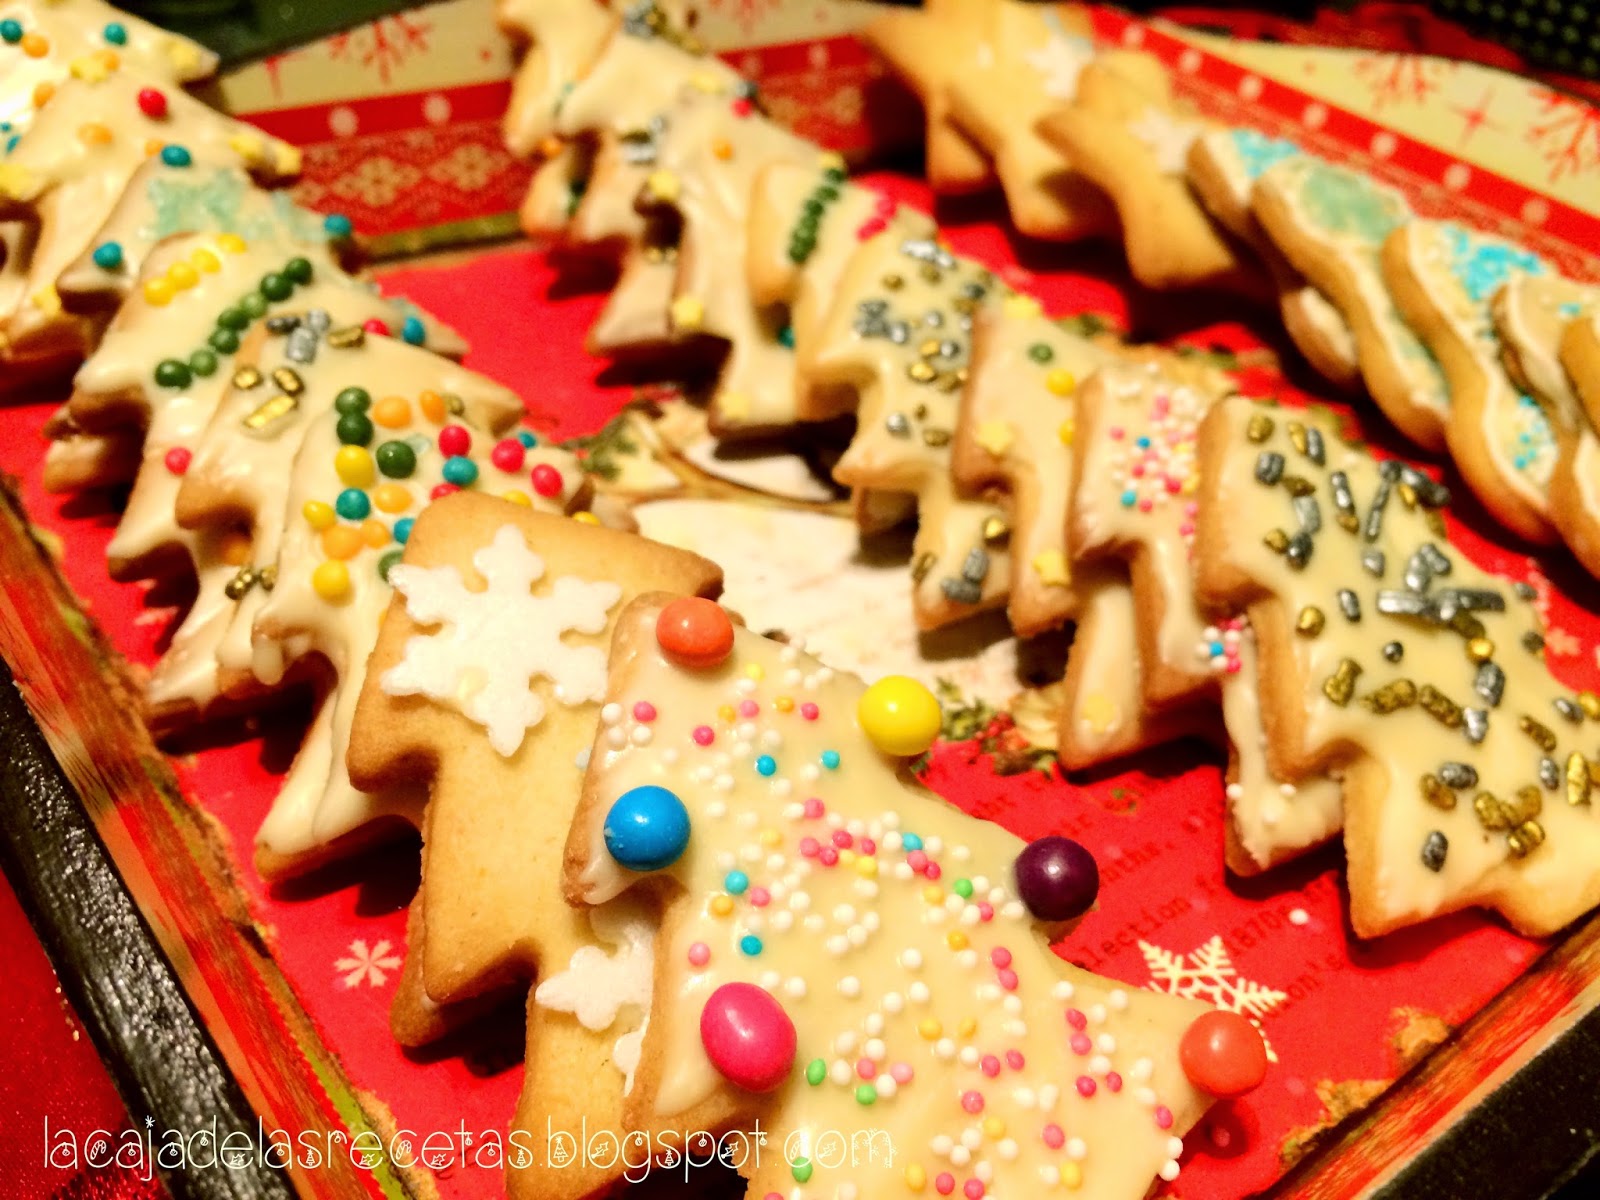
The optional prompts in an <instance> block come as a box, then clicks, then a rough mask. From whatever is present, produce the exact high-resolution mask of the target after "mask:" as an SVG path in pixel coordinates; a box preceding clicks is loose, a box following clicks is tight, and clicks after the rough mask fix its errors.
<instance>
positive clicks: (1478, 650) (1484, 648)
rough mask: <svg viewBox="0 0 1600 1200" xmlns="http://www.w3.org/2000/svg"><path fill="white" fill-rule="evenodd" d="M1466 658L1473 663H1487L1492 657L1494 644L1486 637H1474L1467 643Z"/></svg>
mask: <svg viewBox="0 0 1600 1200" xmlns="http://www.w3.org/2000/svg"><path fill="white" fill-rule="evenodd" d="M1467 657H1468V658H1470V659H1471V660H1472V661H1473V662H1475V663H1482V662H1488V661H1489V660H1490V659H1491V658H1493V657H1494V643H1493V642H1491V641H1490V640H1489V639H1488V638H1486V637H1475V638H1473V639H1472V640H1471V641H1469V642H1468V643H1467Z"/></svg>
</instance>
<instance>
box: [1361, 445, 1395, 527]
mask: <svg viewBox="0 0 1600 1200" xmlns="http://www.w3.org/2000/svg"><path fill="white" fill-rule="evenodd" d="M1383 465H1384V466H1386V467H1387V466H1389V465H1390V464H1389V463H1384V464H1383ZM1393 486H1394V484H1393V483H1391V482H1390V480H1389V477H1388V475H1386V474H1385V475H1383V476H1382V477H1381V478H1379V480H1378V490H1377V491H1375V492H1373V493H1372V507H1371V508H1369V509H1368V510H1367V519H1366V521H1365V522H1363V523H1362V526H1361V536H1362V537H1364V538H1366V539H1367V541H1369V542H1375V541H1377V540H1378V535H1379V534H1380V533H1382V532H1383V510H1384V507H1385V506H1386V505H1387V504H1388V503H1389V491H1390V489H1391V488H1392V487H1393Z"/></svg>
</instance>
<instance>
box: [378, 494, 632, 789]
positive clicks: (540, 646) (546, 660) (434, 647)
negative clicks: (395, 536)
mask: <svg viewBox="0 0 1600 1200" xmlns="http://www.w3.org/2000/svg"><path fill="white" fill-rule="evenodd" d="M472 565H473V566H474V567H476V568H477V569H478V571H479V573H480V574H482V576H483V577H484V579H485V580H487V581H488V587H487V588H486V589H485V590H483V591H481V592H474V591H470V590H469V589H468V588H467V586H466V583H465V582H464V581H463V580H462V578H461V572H460V571H458V570H456V568H455V567H453V566H445V567H417V566H407V565H406V564H404V563H402V564H401V565H400V566H397V567H395V568H394V570H392V571H391V572H389V582H390V583H392V584H393V585H394V586H395V589H396V590H397V591H399V592H400V593H401V595H403V596H404V597H405V598H406V611H407V612H408V613H410V614H411V617H412V619H413V620H415V621H416V622H418V623H419V624H422V625H440V626H442V627H443V628H442V629H440V630H439V632H437V633H424V634H418V635H417V636H415V637H413V638H411V639H410V640H409V641H408V642H407V643H406V647H405V652H404V654H403V655H402V657H401V660H400V662H399V663H398V664H397V665H396V666H394V667H393V668H391V669H390V670H389V671H387V672H385V674H384V676H383V680H382V684H383V690H384V691H386V692H388V693H389V694H390V695H394V696H414V695H423V696H427V697H429V698H430V699H433V700H438V701H440V702H442V703H446V704H454V705H456V706H458V707H459V708H460V709H461V711H462V712H463V713H465V714H466V715H467V716H468V717H470V718H471V719H472V720H474V721H476V722H477V723H478V724H479V725H482V726H483V727H484V728H485V729H487V730H488V731H489V744H490V745H491V746H493V747H494V748H495V750H496V751H498V752H499V753H500V754H502V755H505V756H506V757H508V758H509V757H510V756H511V755H513V754H515V753H516V752H517V747H519V746H521V745H522V739H523V737H524V736H525V735H526V734H527V732H528V730H529V729H531V728H532V727H533V726H535V725H537V724H538V723H539V722H540V721H541V720H543V719H544V713H545V705H544V700H543V698H542V697H541V696H540V695H539V694H538V693H537V692H536V691H534V690H533V688H532V687H531V686H530V685H531V683H532V681H533V679H534V678H535V677H538V676H543V677H544V678H546V679H548V680H549V681H550V683H551V685H552V686H551V692H552V694H553V695H554V696H555V698H556V699H557V700H558V701H560V702H561V703H562V704H587V703H589V702H590V701H592V700H598V699H599V698H600V696H601V694H602V693H603V692H604V691H605V684H606V656H605V651H604V650H602V649H601V648H600V647H598V646H572V645H568V644H567V643H566V642H564V641H563V640H562V637H563V635H564V634H566V633H567V632H568V631H573V632H577V633H599V632H601V631H602V630H603V629H605V627H606V612H607V611H608V610H609V609H610V608H611V607H612V605H614V604H616V602H617V601H618V600H620V599H621V598H622V589H621V588H620V587H618V586H617V585H616V584H614V583H608V582H604V581H600V582H591V581H589V580H585V579H575V578H572V577H570V576H563V577H561V578H558V579H555V580H552V581H551V583H550V587H549V589H548V591H547V592H546V593H545V594H544V595H541V596H536V595H534V594H533V592H532V590H531V589H532V587H533V585H534V584H535V583H536V582H537V581H538V580H540V579H542V578H543V577H544V560H543V559H542V558H540V557H539V556H538V555H537V554H535V553H534V552H533V551H532V550H530V549H529V548H528V544H527V542H526V541H524V540H523V537H522V534H521V533H520V532H519V531H518V530H517V528H516V526H514V525H502V526H501V527H500V530H499V532H498V533H496V534H495V535H494V540H493V541H492V542H490V543H489V545H487V546H485V547H483V548H482V549H480V550H479V551H478V552H477V553H476V554H474V555H473V556H472Z"/></svg>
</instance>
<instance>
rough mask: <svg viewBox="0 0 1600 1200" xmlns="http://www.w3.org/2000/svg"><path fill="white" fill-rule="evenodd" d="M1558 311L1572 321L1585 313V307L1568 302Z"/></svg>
mask: <svg viewBox="0 0 1600 1200" xmlns="http://www.w3.org/2000/svg"><path fill="white" fill-rule="evenodd" d="M1556 311H1557V312H1559V313H1560V314H1561V315H1562V316H1563V317H1566V318H1567V320H1569V321H1572V320H1576V319H1577V317H1578V314H1579V313H1581V312H1583V305H1581V304H1579V303H1577V302H1576V301H1573V300H1568V301H1567V302H1566V303H1565V304H1563V305H1561V307H1560V308H1558V309H1557V310H1556Z"/></svg>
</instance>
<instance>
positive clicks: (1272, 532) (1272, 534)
mask: <svg viewBox="0 0 1600 1200" xmlns="http://www.w3.org/2000/svg"><path fill="white" fill-rule="evenodd" d="M1261 540H1262V541H1263V542H1265V543H1266V544H1267V549H1268V550H1275V551H1277V552H1278V553H1279V554H1282V553H1283V552H1284V551H1285V550H1287V549H1288V548H1289V535H1288V534H1287V533H1285V532H1284V531H1283V530H1281V529H1269V530H1268V531H1267V536H1266V537H1264V538H1262V539H1261Z"/></svg>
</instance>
